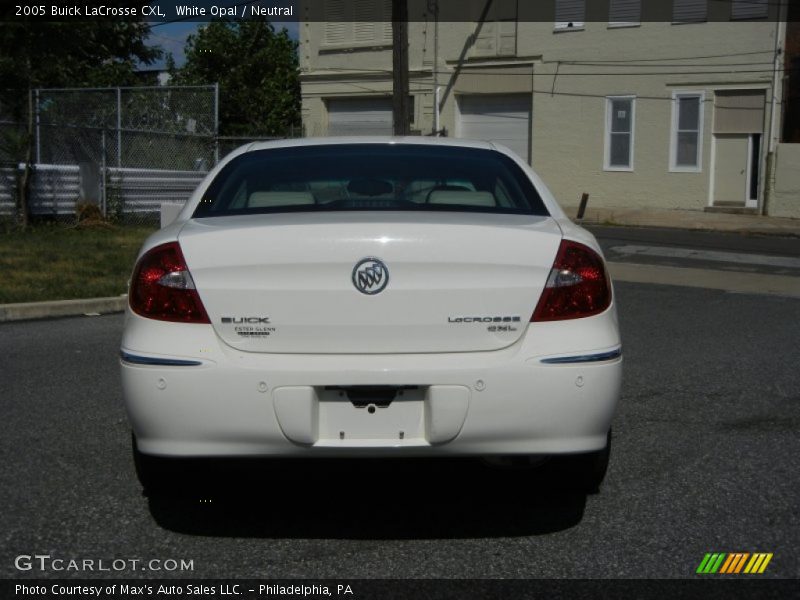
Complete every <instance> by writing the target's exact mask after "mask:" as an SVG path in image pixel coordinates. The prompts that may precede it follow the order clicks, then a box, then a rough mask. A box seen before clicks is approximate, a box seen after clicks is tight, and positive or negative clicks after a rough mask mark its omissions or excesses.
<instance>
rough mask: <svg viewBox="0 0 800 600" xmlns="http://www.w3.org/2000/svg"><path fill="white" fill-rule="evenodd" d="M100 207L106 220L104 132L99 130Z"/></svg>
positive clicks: (106, 174) (106, 175) (106, 173)
mask: <svg viewBox="0 0 800 600" xmlns="http://www.w3.org/2000/svg"><path fill="white" fill-rule="evenodd" d="M100 149H101V150H100V154H101V156H100V207H101V209H100V210H102V212H103V216H104V217H106V218H108V210H107V206H106V179H107V178H108V171H107V170H106V130H105V129H101V130H100Z"/></svg>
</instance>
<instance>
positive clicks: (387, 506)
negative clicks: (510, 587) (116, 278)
mask: <svg viewBox="0 0 800 600" xmlns="http://www.w3.org/2000/svg"><path fill="white" fill-rule="evenodd" d="M616 293H617V301H618V304H619V314H620V323H621V328H622V335H623V343H624V353H625V359H624V360H625V375H624V383H623V392H622V399H621V403H620V406H619V410H618V413H617V415H616V418H615V421H614V432H615V438H614V445H613V451H612V458H611V466H610V470H609V473H608V477H607V479H606V483H605V484H604V486H603V488H602V489H601V491H600V493H599V494H596V495H590V496H582V495H574V494H570V493H562V492H556V491H554V490H553V489H552V488H551V487H550V486H549V485H548V484H547V483H548V482H547V481H546V480H542V479H541V478H539V477H537V476H536V475H534V474H531V473H528V472H519V471H500V472H498V471H491V470H487V469H485V468H484V467H483V466H481V465H479V464H474V463H472V462H463V461H447V462H436V461H411V462H409V461H404V462H402V463H399V464H395V463H391V464H386V463H380V462H379V463H375V462H369V463H363V462H358V461H355V462H354V461H336V462H333V463H326V464H325V465H323V466H322V467H320V466H319V465H304V464H302V463H292V464H291V465H289V466H288V467H287V466H285V465H284V466H282V467H276V465H274V464H271V463H257V464H249V463H248V464H247V465H244V466H243V467H242V469H243V471H242V472H241V479H240V480H238V485H236V486H235V488H231V489H230V490H228V491H229V492H231V493H228V494H218V493H214V492H211V491H208V490H206V489H203V488H202V486H201V487H200V488H198V489H199V490H200V491H197V492H194V491H192V492H190V493H189V494H188V495H187V497H186V498H183V499H178V500H168V499H163V498H161V499H159V498H147V497H145V496H143V495H142V493H141V490H140V487H139V484H138V482H137V481H136V478H135V476H134V472H133V465H132V461H131V457H130V448H129V446H130V430H129V426H128V424H127V420H126V417H125V412H124V409H123V406H122V401H121V396H120V381H119V373H118V362H117V352H118V347H119V340H120V335H121V330H122V322H123V318H122V316H121V315H108V316H98V317H76V318H65V319H54V320H41V321H30V322H16V323H3V324H0V398H2V413H0V414H1V415H2V418H0V459H1V460H2V464H3V468H2V470H0V503H2V506H3V509H2V510H0V540H1V541H0V577H4V578H14V579H17V578H25V577H89V578H94V577H162V576H164V577H192V578H208V577H283V578H296V577H336V578H350V577H353V578H356V577H359V578H360V577H364V578H374V577H403V578H408V577H412V578H415V577H419V578H428V577H444V578H468V577H473V578H474V577H478V578H484V577H501V578H505V577H511V578H526V577H534V578H539V577H573V578H608V577H623V578H625V577H636V578H639V577H658V578H684V577H688V578H693V577H697V575H695V571H696V569H697V567H698V565H699V563H700V561H701V560H702V559H703V556H704V555H705V553H708V552H737V551H742V552H770V553H774V557H773V559H772V561H771V563H770V564H769V568H768V569H767V571H766V572H765V573H764V574H763V575H761V576H759V577H764V578H774V577H798V576H799V575H800V560H798V554H800V515H799V514H798V506H800V503H799V502H798V501H799V500H800V473H798V469H797V456H798V455H800V434H798V431H800V392H798V389H800V371H798V369H797V356H798V354H797V348H798V339H800V319H798V315H799V314H800V300H797V299H794V298H787V297H780V296H766V295H747V294H737V293H728V292H725V291H719V290H704V289H691V288H684V287H672V286H655V285H643V284H631V283H617V285H616ZM220 401H221V402H224V398H221V399H220ZM197 477H198V483H202V481H201V480H202V479H203V474H202V472H201V473H199V474H198V475H197ZM34 554H45V555H50V556H51V557H55V558H63V559H67V560H69V559H81V560H83V559H97V560H105V561H106V564H108V561H111V560H113V559H123V560H128V561H130V560H142V561H149V560H152V559H156V560H161V561H164V560H168V559H172V560H176V561H181V560H183V561H191V564H192V569H191V571H188V572H187V571H179V570H178V571H164V570H161V571H151V570H146V569H145V570H142V569H141V568H140V567H139V566H138V565H141V564H142V563H137V566H136V567H135V568H133V567H132V568H127V567H126V568H125V569H123V570H121V571H111V572H85V571H54V570H53V569H46V570H44V571H42V570H40V569H38V568H36V565H34V567H33V568H31V569H30V570H20V569H18V568H17V566H15V562H17V557H19V556H20V555H34ZM160 564H163V563H160Z"/></svg>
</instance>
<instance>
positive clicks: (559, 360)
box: [539, 348, 622, 365]
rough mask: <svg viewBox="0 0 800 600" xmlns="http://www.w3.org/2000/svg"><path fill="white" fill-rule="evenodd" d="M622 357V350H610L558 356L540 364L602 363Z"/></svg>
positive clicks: (545, 359)
mask: <svg viewBox="0 0 800 600" xmlns="http://www.w3.org/2000/svg"><path fill="white" fill-rule="evenodd" d="M620 356H622V348H617V349H616V350H609V351H608V352H598V353H597V354H583V355H580V356H558V357H555V358H543V359H541V360H540V361H539V362H542V363H544V364H546V365H565V364H574V363H590V362H600V361H604V360H614V359H615V358H619V357H620Z"/></svg>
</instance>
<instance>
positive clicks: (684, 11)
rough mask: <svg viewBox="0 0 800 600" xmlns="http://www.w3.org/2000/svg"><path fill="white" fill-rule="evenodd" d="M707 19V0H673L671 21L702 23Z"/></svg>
mask: <svg viewBox="0 0 800 600" xmlns="http://www.w3.org/2000/svg"><path fill="white" fill-rule="evenodd" d="M707 19H708V1H707V0H673V4H672V22H673V23H702V22H704V21H706V20H707Z"/></svg>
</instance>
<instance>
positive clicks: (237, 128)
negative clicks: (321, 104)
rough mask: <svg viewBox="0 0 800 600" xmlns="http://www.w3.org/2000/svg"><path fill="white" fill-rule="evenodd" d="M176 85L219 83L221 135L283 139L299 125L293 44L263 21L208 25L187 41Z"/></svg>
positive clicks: (297, 87) (214, 22)
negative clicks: (277, 136) (184, 60)
mask: <svg viewBox="0 0 800 600" xmlns="http://www.w3.org/2000/svg"><path fill="white" fill-rule="evenodd" d="M175 80H176V83H179V84H186V85H203V84H213V83H219V90H220V108H219V115H220V132H221V133H223V134H225V135H283V134H285V133H286V131H287V129H288V128H289V127H290V126H292V125H297V124H299V122H300V80H299V77H298V63H297V42H295V41H293V40H292V39H291V38H290V37H289V35H288V33H287V32H286V30H285V29H283V30H281V31H280V32H278V33H276V32H275V28H274V27H273V25H272V24H271V23H270V22H269V21H267V20H265V19H253V20H248V21H242V22H230V21H224V20H221V21H213V22H211V23H209V24H208V25H206V26H203V27H201V28H200V29H199V30H198V32H197V34H196V35H191V36H189V38H188V39H187V41H186V63H185V65H184V66H183V68H181V69H176V70H175Z"/></svg>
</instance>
